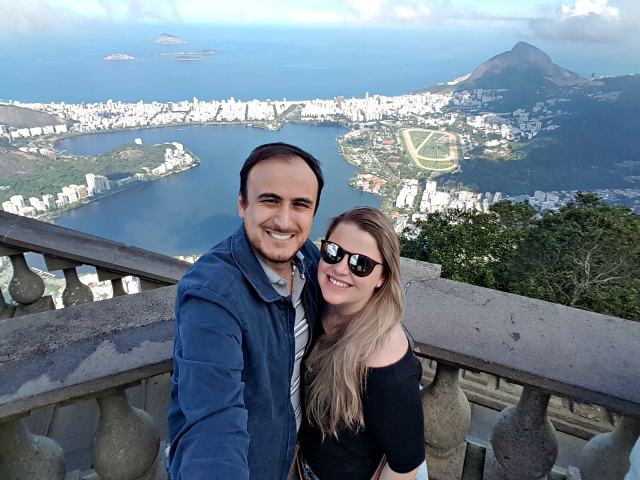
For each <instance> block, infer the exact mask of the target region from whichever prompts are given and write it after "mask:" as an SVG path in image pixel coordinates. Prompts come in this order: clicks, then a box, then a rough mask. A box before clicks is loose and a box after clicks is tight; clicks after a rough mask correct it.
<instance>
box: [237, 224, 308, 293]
mask: <svg viewBox="0 0 640 480" xmlns="http://www.w3.org/2000/svg"><path fill="white" fill-rule="evenodd" d="M302 248H303V249H304V246H303V247H302ZM231 256H232V257H233V259H234V260H235V262H236V264H237V265H238V268H239V269H240V271H241V272H242V274H243V275H244V276H245V278H246V279H247V280H248V281H249V283H251V285H253V288H255V290H256V292H258V295H260V298H261V299H262V300H263V301H265V302H275V301H276V300H279V299H280V298H281V296H280V294H279V293H278V292H276V291H275V289H274V288H273V286H272V285H271V281H270V280H269V279H268V278H267V275H266V274H265V273H264V270H263V269H262V266H261V265H260V263H259V262H258V259H257V258H256V254H255V253H254V251H253V249H252V248H251V244H250V243H249V239H248V238H247V235H246V234H245V231H244V222H242V223H241V224H240V226H239V227H238V228H237V229H236V231H235V232H233V235H232V236H231ZM303 256H304V259H303V262H302V268H303V274H305V275H307V274H308V270H309V268H310V267H311V261H310V260H309V259H308V256H307V255H304V254H303Z"/></svg>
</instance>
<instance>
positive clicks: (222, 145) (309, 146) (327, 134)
mask: <svg viewBox="0 0 640 480" xmlns="http://www.w3.org/2000/svg"><path fill="white" fill-rule="evenodd" d="M347 131H348V130H347V129H345V128H343V127H339V126H309V125H292V124H286V125H284V127H283V128H282V129H281V130H279V131H277V132H274V131H268V130H263V129H260V128H252V127H247V126H243V125H194V126H181V127H166V128H155V129H145V130H133V131H121V132H113V133H99V134H91V135H82V136H77V137H72V138H68V139H65V140H61V141H59V142H58V143H57V144H56V147H57V149H58V150H67V151H68V152H69V153H72V154H74V155H93V154H100V153H104V152H106V151H109V150H110V149H112V148H115V147H117V146H118V145H121V144H122V143H133V142H134V140H135V139H136V138H140V139H142V141H143V143H145V144H157V143H164V142H180V143H182V144H183V145H184V147H185V148H187V149H189V150H191V151H192V152H193V153H194V154H195V155H197V156H198V157H199V158H200V160H201V162H202V163H201V164H200V165H199V166H197V167H195V168H192V169H190V170H187V171H185V172H182V173H178V174H175V175H169V176H167V177H164V178H162V179H160V180H157V181H154V182H149V183H145V184H143V185H141V186H139V187H136V188H132V189H130V190H126V191H124V192H122V193H118V194H116V195H113V196H110V197H106V198H104V199H101V200H98V201H96V202H92V203H90V204H88V205H86V206H82V207H80V208H76V209H74V210H69V211H67V212H65V213H63V214H62V216H60V217H58V218H57V219H56V220H55V223H56V224H57V225H61V226H63V227H67V228H71V229H74V230H78V231H81V232H85V233H89V234H92V235H97V236H101V237H105V238H109V239H112V240H115V241H118V242H122V243H126V244H129V245H135V246H137V247H141V248H145V249H148V250H153V251H155V252H159V253H163V254H166V255H172V256H175V255H191V254H202V253H204V252H206V251H207V250H208V249H209V248H211V247H212V246H214V245H215V244H217V243H218V242H219V241H221V240H222V239H223V238H225V237H227V236H228V235H230V234H231V233H232V232H233V230H234V229H235V228H236V227H237V226H238V225H240V222H241V220H240V218H239V217H238V189H239V184H240V175H239V174H240V168H241V167H242V164H243V163H244V160H245V159H246V158H247V156H248V155H249V153H250V152H251V150H253V149H254V148H255V147H257V146H258V145H261V144H264V143H269V142H279V141H281V142H286V143H291V144H294V145H297V146H299V147H301V148H303V149H304V150H306V151H308V152H310V153H311V154H312V155H314V156H315V157H316V158H318V160H320V162H321V163H322V168H323V172H324V175H325V182H326V183H325V189H324V190H323V192H322V198H321V201H320V208H319V209H318V213H317V214H316V218H315V221H314V226H313V229H312V231H311V237H310V238H311V239H312V240H315V239H317V238H319V237H321V236H322V235H323V234H324V230H325V228H326V225H327V223H328V221H329V219H330V218H331V217H333V216H335V215H338V214H339V213H341V212H343V211H345V210H348V209H349V208H352V207H354V206H356V205H369V206H373V207H377V208H379V207H380V205H381V204H382V201H383V198H382V197H380V196H376V195H373V194H369V193H363V192H361V191H359V190H356V189H354V188H353V187H351V186H350V185H349V184H348V182H347V180H348V179H349V178H351V177H352V176H353V175H354V174H355V173H356V172H358V170H357V169H356V167H354V166H353V165H351V164H349V163H347V162H346V161H345V160H344V158H343V157H342V156H341V155H340V153H339V151H338V144H337V142H336V141H335V139H336V137H338V136H339V135H343V134H345V133H346V132H347Z"/></svg>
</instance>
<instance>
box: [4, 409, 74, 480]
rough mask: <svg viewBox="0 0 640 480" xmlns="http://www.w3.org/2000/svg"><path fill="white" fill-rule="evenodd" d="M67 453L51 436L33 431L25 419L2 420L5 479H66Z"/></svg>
mask: <svg viewBox="0 0 640 480" xmlns="http://www.w3.org/2000/svg"><path fill="white" fill-rule="evenodd" d="M64 477H65V466H64V455H63V453H62V449H61V448H60V446H59V445H58V444H57V443H56V442H55V441H53V440H51V439H50V438H47V437H41V436H38V435H33V434H32V433H30V432H29V431H28V430H27V429H26V427H25V426H24V425H23V424H22V420H20V419H18V418H15V417H14V418H13V419H11V420H5V421H3V422H2V423H0V478H1V479H2V480H43V479H46V480H63V479H64Z"/></svg>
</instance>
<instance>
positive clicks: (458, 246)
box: [400, 210, 515, 288]
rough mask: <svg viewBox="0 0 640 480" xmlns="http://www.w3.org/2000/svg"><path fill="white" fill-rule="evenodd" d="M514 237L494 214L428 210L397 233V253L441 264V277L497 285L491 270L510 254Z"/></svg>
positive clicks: (492, 286)
mask: <svg viewBox="0 0 640 480" xmlns="http://www.w3.org/2000/svg"><path fill="white" fill-rule="evenodd" d="M514 241H515V239H514V238H513V235H512V233H511V232H510V231H508V230H507V229H505V228H504V227H503V226H502V224H501V223H500V220H499V218H498V216H497V215H495V214H483V213H479V212H462V211H459V210H449V211H447V212H441V213H430V214H428V215H427V219H426V220H421V221H418V222H416V229H415V230H414V232H410V231H408V230H405V232H404V233H403V235H401V236H400V246H401V254H402V255H403V256H405V257H409V258H415V259H417V260H423V261H427V262H432V263H438V264H440V265H442V276H443V277H444V278H450V279H452V280H456V281H459V282H465V283H472V284H474V285H480V286H483V287H488V288H497V287H498V286H499V285H498V282H497V279H496V275H495V272H496V271H497V270H499V269H500V266H501V265H502V264H503V263H504V262H507V261H509V259H510V258H511V256H513V253H514V248H513V244H514Z"/></svg>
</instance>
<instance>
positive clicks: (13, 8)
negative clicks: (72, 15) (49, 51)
mask: <svg viewBox="0 0 640 480" xmlns="http://www.w3.org/2000/svg"><path fill="white" fill-rule="evenodd" d="M64 17H65V15H64V14H63V12H61V11H60V10H59V9H56V8H53V7H51V6H50V5H49V4H48V3H47V2H46V1H44V0H23V1H21V2H20V3H18V2H16V1H15V0H0V32H2V33H18V32H29V31H35V30H43V29H48V28H51V27H54V26H57V25H59V24H60V23H62V22H63V21H64Z"/></svg>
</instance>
